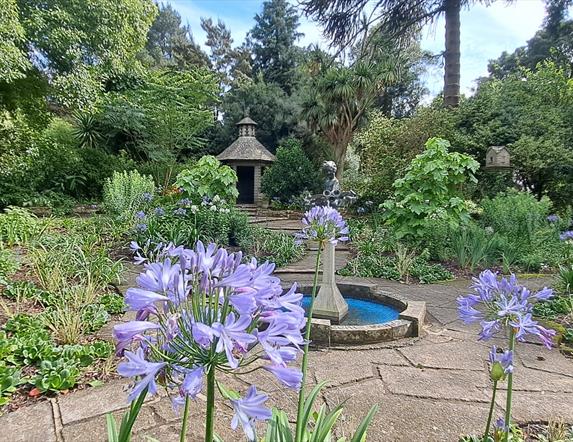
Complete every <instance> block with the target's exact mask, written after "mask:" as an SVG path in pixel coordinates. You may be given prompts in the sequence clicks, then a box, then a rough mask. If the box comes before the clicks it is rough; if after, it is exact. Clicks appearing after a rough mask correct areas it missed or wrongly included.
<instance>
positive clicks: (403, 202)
mask: <svg viewBox="0 0 573 442" xmlns="http://www.w3.org/2000/svg"><path fill="white" fill-rule="evenodd" d="M449 146H450V143H449V142H448V141H446V140H443V139H440V138H431V139H429V140H428V142H427V143H426V150H425V151H424V153H422V154H420V155H418V156H416V158H414V160H412V162H411V164H410V166H409V167H408V171H407V173H406V175H405V176H404V178H401V179H399V180H396V181H395V182H394V184H393V187H394V197H393V198H391V199H389V200H387V201H386V202H385V203H384V204H383V205H382V206H383V207H384V208H385V209H386V212H385V214H384V217H385V219H386V221H387V222H388V224H390V225H392V226H393V227H394V228H395V232H396V234H397V235H398V237H404V236H414V237H420V236H422V234H423V233H424V232H425V231H426V229H427V228H428V226H429V225H430V224H431V223H433V222H435V221H436V220H445V221H447V222H448V223H449V224H451V225H452V226H457V225H459V224H460V223H463V222H467V221H468V220H469V216H470V215H469V212H470V206H471V203H470V202H468V201H465V200H464V198H463V193H462V190H463V186H464V185H465V184H466V183H467V182H468V181H470V182H475V181H476V179H475V176H474V172H475V171H476V170H477V169H478V168H479V163H478V162H477V161H475V160H474V159H473V158H472V157H470V156H468V155H464V154H459V153H456V152H449V151H448V147H449Z"/></svg>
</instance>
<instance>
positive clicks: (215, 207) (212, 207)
mask: <svg viewBox="0 0 573 442" xmlns="http://www.w3.org/2000/svg"><path fill="white" fill-rule="evenodd" d="M209 208H210V209H211V210H212V211H213V212H216V211H217V206H211V207H209Z"/></svg>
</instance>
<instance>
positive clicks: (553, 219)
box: [547, 214, 559, 223]
mask: <svg viewBox="0 0 573 442" xmlns="http://www.w3.org/2000/svg"><path fill="white" fill-rule="evenodd" d="M547 221H549V222H550V223H556V222H557V221H559V217H558V216H557V215H555V214H551V215H549V216H548V217H547Z"/></svg>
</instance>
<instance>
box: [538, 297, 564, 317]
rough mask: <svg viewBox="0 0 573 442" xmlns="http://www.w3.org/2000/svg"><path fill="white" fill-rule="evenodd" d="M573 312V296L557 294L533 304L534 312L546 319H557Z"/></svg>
mask: <svg viewBox="0 0 573 442" xmlns="http://www.w3.org/2000/svg"><path fill="white" fill-rule="evenodd" d="M572 312H573V296H571V295H570V296H556V297H554V298H552V299H549V300H548V301H543V302H538V303H536V304H535V305H534V306H533V314H534V315H535V316H539V317H542V318H545V319H555V318H556V317H559V316H566V315H569V314H571V313H572Z"/></svg>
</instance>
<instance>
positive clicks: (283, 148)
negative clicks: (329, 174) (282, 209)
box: [261, 139, 320, 202]
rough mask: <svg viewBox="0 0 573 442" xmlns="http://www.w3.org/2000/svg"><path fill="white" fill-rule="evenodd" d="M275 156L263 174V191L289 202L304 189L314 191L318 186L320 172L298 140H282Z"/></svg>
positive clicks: (271, 196) (272, 196)
mask: <svg viewBox="0 0 573 442" xmlns="http://www.w3.org/2000/svg"><path fill="white" fill-rule="evenodd" d="M276 157H277V160H276V161H275V162H274V163H273V164H272V165H271V166H270V167H269V168H268V169H267V170H266V171H265V173H264V174H263V178H262V181H261V190H262V192H263V193H265V194H266V195H267V196H269V197H270V198H273V199H274V198H276V199H278V200H280V201H281V202H289V201H290V200H291V199H292V198H293V197H296V196H298V195H300V194H301V193H303V192H304V191H310V192H311V193H316V191H317V190H318V188H319V187H320V185H319V177H320V173H319V171H318V170H317V169H316V167H315V166H314V165H313V164H312V162H311V161H310V160H309V159H308V157H307V156H306V154H305V153H304V151H303V150H302V147H301V143H300V141H298V140H296V139H288V140H286V141H284V142H283V143H281V145H280V146H279V148H278V149H277V153H276Z"/></svg>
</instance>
